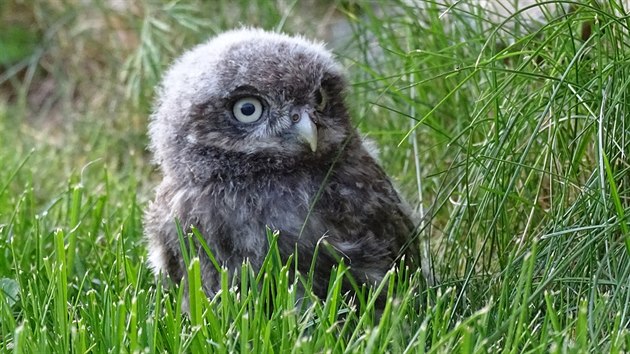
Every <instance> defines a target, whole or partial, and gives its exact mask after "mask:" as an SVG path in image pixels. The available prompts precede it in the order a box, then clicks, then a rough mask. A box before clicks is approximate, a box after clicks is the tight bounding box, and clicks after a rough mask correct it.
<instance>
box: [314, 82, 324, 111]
mask: <svg viewBox="0 0 630 354" xmlns="http://www.w3.org/2000/svg"><path fill="white" fill-rule="evenodd" d="M326 98H327V97H326V92H325V91H324V89H323V88H321V87H320V88H319V90H317V91H315V109H317V110H318V111H322V110H323V109H324V108H325V107H326V101H327V99H326Z"/></svg>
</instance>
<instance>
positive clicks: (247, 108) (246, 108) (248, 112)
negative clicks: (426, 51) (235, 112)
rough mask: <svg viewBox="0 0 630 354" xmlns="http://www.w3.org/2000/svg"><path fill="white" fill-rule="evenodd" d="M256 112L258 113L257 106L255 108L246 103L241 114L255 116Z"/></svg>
mask: <svg viewBox="0 0 630 354" xmlns="http://www.w3.org/2000/svg"><path fill="white" fill-rule="evenodd" d="M254 112H256V106H254V105H253V104H252V103H249V102H248V103H244V104H243V105H242V106H241V113H243V114H244V115H246V116H251V115H252V114H254Z"/></svg>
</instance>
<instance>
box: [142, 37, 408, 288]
mask: <svg viewBox="0 0 630 354" xmlns="http://www.w3.org/2000/svg"><path fill="white" fill-rule="evenodd" d="M346 86H347V85H346V81H345V78H344V75H343V73H342V70H341V68H340V66H339V64H338V63H336V62H335V60H334V59H333V57H332V55H331V54H330V52H328V51H327V50H325V49H324V47H323V46H322V45H320V44H317V43H313V42H311V41H308V40H306V39H304V38H301V37H290V36H287V35H283V34H278V33H270V32H265V31H262V30H256V29H240V30H235V31H230V32H226V33H223V34H221V35H219V36H217V37H215V38H213V39H211V40H209V41H208V42H207V43H204V44H201V45H199V46H197V47H195V48H193V49H192V50H190V51H188V52H187V53H185V54H184V55H183V56H182V57H181V58H179V59H178V60H177V61H176V62H175V63H174V64H173V65H172V66H171V68H170V69H169V70H168V71H167V73H166V75H165V77H164V79H163V82H162V84H161V86H160V89H159V92H158V99H157V102H156V105H155V111H154V113H153V115H152V116H151V122H150V126H149V135H150V138H151V145H150V147H151V149H152V151H153V153H154V154H155V160H156V162H157V163H158V164H159V166H160V169H161V172H162V174H163V180H162V182H161V184H160V185H159V187H158V188H157V191H156V197H155V200H154V201H153V202H152V203H151V204H150V205H149V207H148V210H147V211H146V215H145V229H146V236H147V238H148V245H149V253H150V256H149V259H150V262H151V265H152V266H153V267H154V268H155V270H156V271H163V272H165V273H167V274H168V275H169V276H170V277H171V278H173V279H174V280H175V281H176V282H179V281H180V280H181V279H182V278H184V277H185V276H186V268H185V265H184V261H183V257H182V253H181V251H180V243H179V239H178V233H177V228H176V220H178V221H179V223H180V225H182V227H183V228H184V230H183V231H184V232H185V233H186V232H187V231H189V230H190V226H191V225H192V226H194V227H196V228H197V229H198V230H199V231H200V233H201V234H202V235H203V236H204V238H205V241H206V242H207V244H208V246H209V247H210V249H211V250H212V251H213V254H214V256H215V258H216V260H217V261H218V262H219V263H221V264H222V265H224V266H226V267H227V269H229V270H235V269H238V268H239V267H240V265H241V264H242V262H243V261H244V260H246V259H248V260H249V261H250V262H251V264H252V265H253V266H254V267H260V265H261V263H262V261H263V259H264V257H265V255H266V252H267V249H268V240H267V236H266V229H267V228H270V229H272V230H278V231H279V239H278V245H279V249H280V253H281V255H282V256H283V257H287V256H288V255H290V254H291V253H293V252H294V251H295V250H296V249H297V251H298V260H299V263H298V269H299V270H300V271H301V272H302V274H306V273H307V272H308V270H309V268H310V265H311V261H312V257H313V252H314V250H315V247H316V245H317V244H318V242H320V241H321V240H322V239H325V240H326V241H327V242H328V244H329V247H320V250H319V254H318V256H317V259H316V263H315V265H316V266H315V274H314V277H315V279H314V281H313V284H314V289H313V291H314V292H315V293H316V294H317V295H319V296H325V294H326V291H327V285H328V281H329V276H330V272H331V268H332V267H333V266H335V265H336V264H337V262H338V257H343V258H344V262H345V264H346V265H349V267H350V271H351V273H352V275H353V276H354V278H355V280H356V281H358V282H359V283H362V282H364V283H375V282H379V281H380V280H381V279H382V278H383V276H384V275H385V273H386V272H387V271H388V270H389V269H390V268H391V267H392V265H393V264H394V263H396V262H397V260H398V259H399V256H401V253H402V252H403V251H404V249H406V248H407V246H408V243H409V240H410V236H411V234H412V233H413V231H414V223H413V222H412V221H411V218H410V216H409V211H408V208H407V207H406V204H405V203H404V201H403V200H402V199H401V197H400V196H399V195H398V193H397V192H396V190H395V188H394V187H393V186H392V183H391V182H390V180H389V178H388V177H387V175H386V174H385V172H384V171H383V169H382V168H381V167H380V166H379V165H378V163H377V162H376V161H375V159H374V157H373V156H372V155H371V154H370V153H369V152H368V150H367V149H366V146H365V145H364V143H363V142H362V140H361V137H360V136H359V134H358V132H357V130H356V129H355V128H354V126H353V125H352V123H351V121H350V119H349V116H348V110H347V108H346V106H345V103H344V90H345V89H346ZM202 253H203V251H200V262H201V269H202V282H203V285H204V288H205V291H206V293H207V294H208V295H210V296H212V295H213V294H215V293H216V292H217V291H218V290H219V287H220V283H219V281H220V280H219V277H218V272H217V271H216V270H215V268H214V267H213V265H212V263H211V262H210V261H209V259H208V257H205V256H204V255H203V254H202ZM333 253H336V254H333Z"/></svg>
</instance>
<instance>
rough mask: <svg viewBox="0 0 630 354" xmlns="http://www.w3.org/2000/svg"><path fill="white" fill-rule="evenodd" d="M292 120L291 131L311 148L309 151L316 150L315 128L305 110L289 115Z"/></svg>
mask: <svg viewBox="0 0 630 354" xmlns="http://www.w3.org/2000/svg"><path fill="white" fill-rule="evenodd" d="M291 119H292V120H293V130H294V131H295V133H296V134H297V136H298V137H299V138H300V139H301V140H302V141H304V142H305V143H307V144H308V145H309V146H310V147H311V151H313V152H315V151H316V150H317V126H316V125H315V123H314V122H313V118H312V117H311V115H310V114H309V112H308V111H307V110H305V109H301V110H299V111H296V112H294V113H293V114H291Z"/></svg>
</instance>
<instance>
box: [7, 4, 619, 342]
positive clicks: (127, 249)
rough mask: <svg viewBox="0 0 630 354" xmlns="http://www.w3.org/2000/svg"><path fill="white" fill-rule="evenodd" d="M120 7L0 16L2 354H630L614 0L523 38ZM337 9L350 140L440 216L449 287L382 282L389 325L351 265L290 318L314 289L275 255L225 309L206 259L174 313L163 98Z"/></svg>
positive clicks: (404, 20) (269, 10)
mask: <svg viewBox="0 0 630 354" xmlns="http://www.w3.org/2000/svg"><path fill="white" fill-rule="evenodd" d="M556 3H559V2H556ZM107 4H108V2H106V1H97V0H94V1H92V2H88V3H85V2H79V1H70V2H65V3H64V5H60V4H58V3H57V2H52V1H50V2H48V1H40V2H32V3H29V2H26V3H24V2H8V3H2V4H0V20H2V21H0V31H2V32H3V33H20V35H19V36H15V39H14V42H11V41H12V40H13V39H12V38H13V37H11V36H0V40H2V41H4V43H2V44H3V45H0V48H2V47H5V48H12V50H11V52H10V53H9V54H10V55H9V54H7V55H5V56H3V59H2V60H3V61H2V62H1V63H0V65H1V66H0V68H2V70H1V71H0V142H1V144H2V145H1V146H2V147H1V148H0V352H16V353H21V352H60V353H65V352H88V351H89V352H108V351H109V352H235V351H237V352H256V353H257V352H305V353H311V352H326V351H329V352H335V353H337V352H360V353H363V352H372V353H381V352H386V351H389V352H413V353H416V352H430V353H434V352H449V353H450V352H488V351H502V352H510V353H511V352H587V351H592V352H625V351H629V350H630V335H629V332H628V326H629V325H630V306H629V305H628V304H630V289H629V284H630V283H629V281H630V231H628V230H629V228H630V225H629V223H630V217H629V215H630V186H629V185H630V163H629V162H628V161H630V159H629V158H628V154H629V153H630V97H628V92H630V90H629V87H630V46H629V44H630V40H629V38H630V37H628V33H629V32H630V29H629V27H630V20H628V18H627V16H624V15H623V13H625V12H624V10H623V9H622V7H621V3H620V2H619V1H618V0H617V1H613V0H610V1H608V0H607V1H603V0H602V1H599V2H595V1H589V2H587V1H584V2H581V3H580V2H575V3H571V4H572V11H571V12H568V13H566V14H564V15H562V14H549V19H548V21H547V22H546V24H545V25H541V26H540V27H538V28H537V29H534V30H532V31H529V32H528V31H525V29H524V28H521V27H519V26H516V27H514V28H512V30H511V33H507V31H505V30H502V29H501V28H499V27H497V24H492V23H487V19H484V16H481V13H480V12H478V11H476V10H474V9H473V10H471V11H468V10H466V11H464V10H463V8H460V7H455V8H453V9H451V11H450V12H449V15H448V16H441V13H442V12H441V10H438V9H437V8H436V7H435V6H433V5H429V7H428V8H427V9H423V10H420V9H418V8H414V7H413V6H411V5H409V2H402V1H400V2H398V1H396V2H394V1H383V2H382V3H381V6H382V7H386V8H387V10H386V14H388V15H384V14H383V12H382V10H381V9H376V8H375V7H374V6H373V5H374V3H372V2H367V1H359V2H356V3H355V2H346V1H329V2H325V3H324V4H319V5H316V2H311V1H307V2H293V1H291V2H283V1H281V2H278V3H272V2H266V1H259V2H254V3H252V4H250V2H249V1H245V0H243V1H230V2H228V1H218V2H216V4H215V3H210V2H208V3H207V2H196V1H190V2H184V1H180V2H172V3H158V2H152V1H139V2H137V5H136V6H135V7H134V8H133V9H131V10H129V11H123V12H118V11H116V10H115V9H112V8H110V7H108V5H107ZM566 4H569V2H566ZM334 8H336V9H337V10H336V13H337V15H336V16H339V17H343V18H345V19H346V20H347V21H348V23H349V24H350V26H351V29H352V33H350V34H348V35H347V36H346V37H347V39H348V43H347V45H343V46H340V47H339V48H338V49H337V50H336V52H337V54H338V56H339V57H340V59H341V61H342V62H343V63H344V65H345V67H346V68H347V71H348V73H349V76H350V81H351V83H352V88H351V90H350V92H349V93H348V96H349V97H348V101H349V102H350V105H351V110H352V112H353V116H354V117H355V122H357V124H358V125H359V128H360V129H361V130H362V131H363V132H364V133H365V134H366V135H368V136H370V137H372V138H374V139H375V140H376V141H377V142H378V143H379V146H380V147H381V150H382V153H381V158H382V161H383V164H384V166H385V168H386V169H387V171H388V172H389V173H390V174H391V175H392V176H393V177H394V178H395V179H396V181H397V183H398V184H399V185H400V187H401V189H402V190H403V192H404V193H405V194H406V195H407V196H408V197H409V200H410V201H411V202H412V204H414V205H417V206H418V209H419V210H421V211H422V212H423V213H425V214H427V215H428V216H427V219H426V222H425V224H424V229H423V233H422V235H423V237H424V238H425V239H426V242H427V243H428V244H429V246H430V253H431V255H432V258H433V263H434V267H435V272H436V273H437V274H438V275H439V278H440V281H439V283H438V284H437V285H435V286H430V287H427V286H423V285H422V284H423V282H422V279H421V276H420V274H419V273H417V272H413V271H409V272H408V273H405V272H403V273H398V274H391V275H390V277H388V278H387V279H386V280H385V281H384V283H383V284H382V286H381V288H380V290H382V291H386V292H387V297H388V302H387V306H386V307H385V309H384V310H383V312H382V315H381V316H380V317H378V316H376V315H375V310H374V307H373V301H374V300H375V297H374V296H373V293H374V292H375V291H378V290H379V289H373V290H372V291H371V292H370V291H369V289H363V290H362V291H360V294H359V296H358V298H357V299H356V301H354V302H353V303H349V301H348V300H347V299H344V298H343V297H342V296H341V294H340V284H341V283H340V281H341V279H342V278H343V276H344V272H345V267H344V266H343V265H340V266H339V268H338V269H337V270H336V271H335V272H333V273H334V274H333V276H332V277H331V280H330V289H331V290H330V292H329V294H328V297H327V299H323V300H319V299H316V298H315V297H314V296H311V295H309V293H308V291H307V292H306V296H305V297H304V298H303V299H301V301H298V300H299V299H300V297H301V296H302V295H301V292H300V291H299V289H300V287H301V286H306V288H308V282H309V280H308V276H307V275H306V276H305V277H304V278H302V279H292V278H291V276H290V270H291V269H292V267H294V266H295V264H294V263H293V262H292V261H289V262H286V263H283V262H282V261H281V260H280V259H279V257H278V256H277V253H276V252H274V249H273V247H272V251H271V252H270V253H269V255H268V257H267V259H266V261H265V263H264V266H263V269H262V270H261V271H260V272H256V271H254V270H252V269H251V268H250V267H248V266H247V265H243V267H242V270H241V276H240V277H239V280H238V284H234V283H233V279H230V278H229V277H228V275H227V273H224V274H223V277H222V291H221V292H220V293H219V294H218V295H217V296H216V297H215V298H213V299H207V298H206V297H205V296H204V295H203V293H202V292H201V291H200V290H199V281H200V279H199V271H200V270H199V263H198V261H197V260H195V259H194V258H193V259H191V260H190V261H189V275H190V277H191V284H190V285H189V286H190V287H191V288H190V292H191V306H190V309H191V311H190V314H189V315H186V314H182V312H181V307H180V304H181V302H182V288H181V287H180V288H177V287H176V286H173V285H170V286H166V285H167V284H162V283H161V282H160V281H156V280H155V278H154V277H153V275H152V274H151V273H150V272H149V270H148V269H147V267H146V249H145V245H144V241H143V238H142V223H141V216H142V210H143V208H144V206H145V205H146V203H147V201H148V200H150V198H151V197H152V187H153V186H155V185H156V183H157V181H158V179H159V175H157V174H156V173H155V172H154V171H153V169H154V168H153V166H151V164H150V156H149V155H148V154H147V152H146V150H145V146H146V143H147V139H146V136H145V130H146V118H147V115H148V113H149V111H150V104H151V103H150V102H151V97H152V93H153V91H152V90H153V86H154V85H155V84H156V82H157V81H158V79H159V76H160V74H161V73H162V71H163V70H164V68H165V67H166V65H167V64H168V62H169V61H170V60H172V58H174V57H175V56H177V54H178V53H180V52H181V51H182V50H184V48H187V47H189V46H191V45H193V44H194V43H197V42H199V41H202V40H203V39H204V38H206V37H208V36H210V35H212V34H213V33H215V32H218V31H221V30H223V29H226V28H230V27H233V26H235V25H237V24H238V23H245V24H252V25H258V26H262V27H265V28H268V29H274V28H275V29H279V28H281V29H284V30H285V31H288V32H303V33H305V34H307V35H309V33H320V32H322V31H321V26H320V27H318V21H310V20H309V19H311V18H315V19H320V18H321V19H324V18H329V15H330V14H331V13H334V12H333V11H331V10H332V9H334ZM305 14H307V16H304V15H305ZM394 14H395V15H394ZM327 16H328V17H327ZM305 18H306V20H305ZM585 24H588V25H590V28H591V35H590V37H586V36H584V37H583V36H582V32H583V31H582V30H583V26H584V25H585ZM9 29H10V30H9ZM5 30H6V31H5ZM51 87H52V89H51ZM420 206H422V208H420ZM264 236H265V235H261V237H264ZM267 236H268V237H269V240H270V242H271V243H272V244H273V242H274V240H275V239H274V237H275V235H274V234H273V232H271V231H270V232H269V234H268V235H267ZM192 237H195V235H193V236H192ZM184 241H185V240H184ZM184 244H185V242H184ZM235 285H238V286H235ZM296 303H299V304H298V305H297V306H296Z"/></svg>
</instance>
